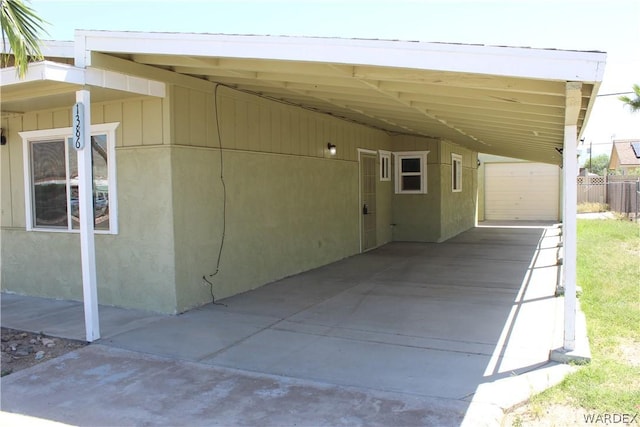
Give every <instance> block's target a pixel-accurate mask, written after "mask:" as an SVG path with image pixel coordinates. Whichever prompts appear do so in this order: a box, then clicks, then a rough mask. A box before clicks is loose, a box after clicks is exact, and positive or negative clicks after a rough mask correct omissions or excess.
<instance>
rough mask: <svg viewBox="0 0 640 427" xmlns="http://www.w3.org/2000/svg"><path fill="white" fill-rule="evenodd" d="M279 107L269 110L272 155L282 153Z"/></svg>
mask: <svg viewBox="0 0 640 427" xmlns="http://www.w3.org/2000/svg"><path fill="white" fill-rule="evenodd" d="M281 115H282V114H281V112H280V107H279V106H275V107H274V108H272V110H271V150H272V152H273V153H281V152H282V141H281V136H280V135H281V127H282V124H281V123H280V116H281Z"/></svg>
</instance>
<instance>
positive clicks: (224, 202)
mask: <svg viewBox="0 0 640 427" xmlns="http://www.w3.org/2000/svg"><path fill="white" fill-rule="evenodd" d="M218 88H220V84H217V85H216V87H215V89H214V90H213V103H214V107H215V119H216V131H217V134H218V144H219V152H220V184H221V185H222V236H221V237H220V248H219V249H218V258H217V260H216V270H215V271H214V272H213V273H211V274H209V278H212V277H214V276H216V275H217V274H218V273H219V272H220V260H221V259H222V250H223V248H224V240H225V237H226V234H227V185H226V183H225V182H224V156H223V152H222V134H221V132H220V114H219V106H218ZM202 280H204V281H205V282H206V283H208V284H209V289H210V291H211V303H212V304H216V305H223V306H225V307H226V306H227V305H226V304H223V303H220V302H216V297H215V296H214V294H213V279H211V280H209V279H207V277H206V276H202Z"/></svg>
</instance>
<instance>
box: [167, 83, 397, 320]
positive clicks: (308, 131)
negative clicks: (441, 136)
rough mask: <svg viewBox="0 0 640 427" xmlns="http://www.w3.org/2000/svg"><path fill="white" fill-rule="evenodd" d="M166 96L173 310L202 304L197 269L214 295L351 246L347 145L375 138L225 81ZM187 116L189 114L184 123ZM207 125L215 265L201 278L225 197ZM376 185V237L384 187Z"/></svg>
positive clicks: (354, 186) (355, 243) (215, 175)
mask: <svg viewBox="0 0 640 427" xmlns="http://www.w3.org/2000/svg"><path fill="white" fill-rule="evenodd" d="M172 94H173V96H174V98H173V103H172V105H173V108H174V110H175V111H176V114H177V116H176V123H181V125H179V126H176V127H175V129H174V141H175V147H173V149H172V153H173V154H172V176H173V182H172V184H173V188H174V199H173V206H174V231H175V239H176V240H175V241H176V251H175V256H176V288H177V295H178V304H177V307H178V311H182V310H185V309H187V308H190V307H193V306H196V305H200V304H204V303H206V302H209V301H210V300H211V295H210V290H209V287H208V285H207V284H206V282H205V281H204V280H203V279H202V277H203V276H205V277H207V279H208V280H210V281H212V282H213V283H214V287H213V291H214V295H215V297H216V299H218V298H224V297H227V296H229V295H234V294H237V293H239V292H243V291H246V290H249V289H253V288H255V287H258V286H261V285H263V284H265V283H268V282H271V281H274V280H277V279H279V278H282V277H286V276H289V275H292V274H295V273H299V272H301V271H305V270H308V269H311V268H315V267H318V266H321V265H324V264H327V263H330V262H332V261H335V260H338V259H341V258H344V257H347V256H350V255H354V254H356V253H358V251H359V246H360V242H359V238H360V237H359V215H360V209H359V201H358V162H357V148H367V149H386V150H388V149H389V147H390V145H389V144H390V138H389V137H388V136H387V135H386V134H385V133H383V132H380V131H376V130H372V129H370V128H367V127H364V126H360V125H357V124H353V123H348V122H345V121H343V120H338V119H336V118H332V117H329V116H326V115H321V114H317V113H313V112H310V111H307V110H304V109H301V108H297V107H294V106H290V105H285V104H281V103H277V102H274V101H269V100H266V99H263V98H259V97H257V96H252V95H248V94H246V93H242V92H238V91H234V90H231V89H229V88H226V87H220V88H219V90H218V91H217V92H216V91H211V92H207V93H203V92H201V91H198V90H195V89H192V88H191V89H190V88H185V87H180V86H174V87H173V88H172ZM216 109H219V110H218V116H217V117H216ZM192 114H195V115H196V117H198V120H191V121H188V122H186V123H185V120H186V118H187V117H189V116H191V115H192ZM180 117H182V118H180ZM216 122H219V123H220V127H221V128H220V138H221V141H222V160H223V162H222V167H223V171H224V173H223V177H224V183H225V186H226V190H227V197H226V229H225V240H224V246H223V249H222V257H221V260H220V270H219V272H218V274H217V275H215V276H213V277H210V276H209V275H210V274H212V273H214V272H215V270H216V261H217V258H218V251H219V248H220V246H219V245H220V241H221V236H222V229H223V221H222V217H223V206H224V203H225V199H224V197H223V191H222V183H221V180H220V167H221V163H220V153H221V151H220V149H219V145H218V133H217V128H216ZM327 142H331V143H333V144H335V145H336V146H337V149H338V153H337V155H336V156H335V157H334V156H330V155H329V154H328V152H327V147H326V145H327ZM377 189H378V196H379V197H378V203H377V205H378V212H379V215H378V218H377V219H378V228H379V230H378V231H379V232H378V244H384V243H387V242H389V241H390V240H391V232H390V225H389V224H390V218H391V207H390V204H389V200H390V194H391V193H390V191H391V187H390V185H389V183H380V182H378V185H377Z"/></svg>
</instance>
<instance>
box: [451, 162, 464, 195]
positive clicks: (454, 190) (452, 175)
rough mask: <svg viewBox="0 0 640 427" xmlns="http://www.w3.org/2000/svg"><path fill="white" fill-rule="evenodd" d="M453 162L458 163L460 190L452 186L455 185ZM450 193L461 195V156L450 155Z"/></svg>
mask: <svg viewBox="0 0 640 427" xmlns="http://www.w3.org/2000/svg"><path fill="white" fill-rule="evenodd" d="M455 161H458V162H460V183H459V184H460V188H457V189H456V188H455V187H454V184H455V178H456V177H455V175H454V174H455V170H454V168H453V163H454V162H455ZM451 191H452V192H453V193H461V192H462V155H461V154H456V153H451Z"/></svg>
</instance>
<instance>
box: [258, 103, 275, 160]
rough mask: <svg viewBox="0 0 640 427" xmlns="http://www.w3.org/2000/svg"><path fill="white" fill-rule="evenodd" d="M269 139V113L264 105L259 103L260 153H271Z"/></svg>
mask: <svg viewBox="0 0 640 427" xmlns="http://www.w3.org/2000/svg"><path fill="white" fill-rule="evenodd" d="M271 138H272V135H271V111H269V108H268V106H267V105H265V103H263V102H260V151H264V152H266V153H272V152H273V145H272V143H271V142H272V139H271Z"/></svg>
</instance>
